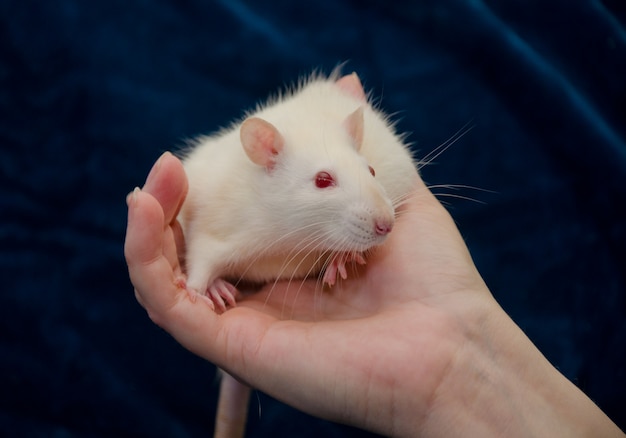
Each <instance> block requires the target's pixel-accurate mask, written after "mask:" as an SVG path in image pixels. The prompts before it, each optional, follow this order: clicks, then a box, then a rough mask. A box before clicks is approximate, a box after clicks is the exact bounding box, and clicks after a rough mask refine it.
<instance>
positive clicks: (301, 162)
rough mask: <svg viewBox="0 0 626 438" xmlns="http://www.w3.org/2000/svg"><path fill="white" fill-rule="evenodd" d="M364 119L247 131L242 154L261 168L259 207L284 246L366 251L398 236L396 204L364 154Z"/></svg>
mask: <svg viewBox="0 0 626 438" xmlns="http://www.w3.org/2000/svg"><path fill="white" fill-rule="evenodd" d="M363 111H364V109H363V107H362V106H361V107H358V108H357V109H356V110H355V111H353V112H352V113H351V114H349V115H347V116H345V117H344V118H343V120H339V121H333V120H330V121H328V120H324V121H323V122H320V123H319V124H317V123H315V122H316V121H315V120H313V121H312V120H308V122H309V123H307V124H306V126H296V127H294V126H290V127H289V129H284V130H283V131H281V130H279V129H278V128H277V127H275V126H274V125H273V124H271V123H269V122H267V121H266V120H264V119H261V118H258V117H251V118H248V119H246V120H245V121H244V122H243V123H242V125H241V130H240V136H241V142H242V145H243V147H244V150H245V152H246V154H247V155H248V157H249V159H250V160H251V161H252V162H253V163H255V164H257V165H258V166H261V167H262V168H264V172H262V173H261V174H262V177H261V181H262V182H260V184H263V187H262V190H261V193H260V196H261V197H262V198H263V199H262V200H261V201H262V202H263V204H264V205H265V206H266V211H268V212H269V213H268V214H270V215H272V214H274V216H273V218H272V221H273V222H274V223H275V225H276V228H277V231H278V232H280V233H282V234H288V235H290V236H292V237H293V239H285V243H286V244H288V245H294V244H295V245H297V246H298V247H302V248H308V249H319V250H332V251H364V250H366V249H368V248H371V247H373V246H376V245H379V244H381V243H382V242H383V241H384V240H385V238H386V236H387V234H388V233H389V232H390V231H391V229H392V228H393V224H394V209H393V206H392V203H391V201H390V200H389V198H388V197H387V195H386V193H385V190H384V188H383V187H382V186H381V185H380V183H379V182H378V181H377V180H376V176H375V174H376V171H375V168H374V167H372V165H371V164H370V163H368V162H367V161H366V160H365V158H364V157H363V156H362V155H361V154H359V149H360V147H361V143H362V141H363ZM296 143H297V144H296ZM287 240H290V241H289V242H288V243H287Z"/></svg>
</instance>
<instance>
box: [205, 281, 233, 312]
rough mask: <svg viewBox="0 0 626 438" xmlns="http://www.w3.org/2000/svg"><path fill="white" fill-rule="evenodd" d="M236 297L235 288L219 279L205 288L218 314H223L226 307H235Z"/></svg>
mask: <svg viewBox="0 0 626 438" xmlns="http://www.w3.org/2000/svg"><path fill="white" fill-rule="evenodd" d="M238 295H239V292H238V291H237V288H236V287H235V286H233V285H232V284H230V283H229V282H227V281H225V280H222V279H221V278H218V279H216V280H215V281H214V282H213V283H211V284H210V285H209V287H208V288H207V296H208V298H209V299H210V300H211V301H212V302H213V304H215V307H216V308H217V309H218V311H220V312H224V311H225V310H226V307H227V306H230V307H235V306H236V305H237V301H236V297H237V296H238Z"/></svg>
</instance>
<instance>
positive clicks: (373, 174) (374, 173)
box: [369, 166, 376, 176]
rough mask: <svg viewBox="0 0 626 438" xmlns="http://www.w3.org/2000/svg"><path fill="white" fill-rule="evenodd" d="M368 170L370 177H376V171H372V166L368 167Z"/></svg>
mask: <svg viewBox="0 0 626 438" xmlns="http://www.w3.org/2000/svg"><path fill="white" fill-rule="evenodd" d="M369 168H370V173H371V174H372V176H376V171H375V170H374V168H373V167H372V166H369Z"/></svg>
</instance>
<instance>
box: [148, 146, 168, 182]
mask: <svg viewBox="0 0 626 438" xmlns="http://www.w3.org/2000/svg"><path fill="white" fill-rule="evenodd" d="M167 155H172V154H171V152H169V151H165V152H163V153H162V154H161V156H160V157H159V159H158V160H157V161H156V163H154V166H152V169H150V173H149V174H148V178H146V184H148V183H149V182H150V181H151V180H152V179H153V178H154V177H155V175H156V174H157V173H158V172H159V169H160V168H161V162H162V161H163V158H164V157H165V156H167Z"/></svg>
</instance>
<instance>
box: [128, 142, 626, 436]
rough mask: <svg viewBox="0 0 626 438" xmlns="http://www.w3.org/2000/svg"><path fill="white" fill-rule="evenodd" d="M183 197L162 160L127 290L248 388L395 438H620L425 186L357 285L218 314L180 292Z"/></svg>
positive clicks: (175, 174)
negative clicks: (496, 288)
mask: <svg viewBox="0 0 626 438" xmlns="http://www.w3.org/2000/svg"><path fill="white" fill-rule="evenodd" d="M186 191H187V181H186V177H185V174H184V171H183V168H182V166H181V164H180V162H179V161H178V160H177V159H176V158H175V157H173V156H172V155H171V154H169V153H166V154H164V155H163V156H162V157H161V158H160V159H159V161H158V162H157V163H156V164H155V166H154V167H153V169H152V171H151V172H150V175H149V176H148V179H147V181H146V184H145V186H144V187H143V189H141V190H140V189H136V190H135V191H134V192H132V193H131V194H129V196H128V198H127V203H128V207H129V212H128V229H127V235H126V243H125V255H126V260H127V263H128V267H129V273H130V278H131V281H132V283H133V285H134V287H135V294H136V297H137V300H138V301H139V303H140V304H141V305H142V306H143V307H144V308H145V309H146V311H147V312H148V315H149V316H150V318H151V319H152V321H154V323H156V324H157V325H159V326H160V327H162V328H163V329H164V330H166V331H167V332H169V333H170V334H171V335H172V336H173V337H174V338H175V339H177V340H178V342H180V343H181V344H182V345H183V346H185V347H186V348H188V349H189V350H191V351H192V352H194V353H195V354H198V355H199V356H202V357H204V358H206V359H207V360H209V361H211V362H213V363H214V364H216V365H217V366H219V367H220V368H222V369H224V370H226V371H227V372H228V373H230V374H231V375H233V376H236V377H237V378H238V379H239V380H241V381H243V382H245V383H247V384H249V385H250V386H253V387H255V388H258V389H259V390H262V391H263V392H266V393H267V394H270V395H271V396H273V397H276V398H277V399H279V400H282V401H284V402H286V403H288V404H290V405H292V406H294V407H296V408H298V409H301V410H303V411H305V412H308V413H310V414H312V415H316V416H318V417H322V418H326V419H330V420H334V421H338V422H342V423H347V424H351V425H354V426H357V427H361V428H363V429H367V430H371V431H374V432H377V433H381V434H384V435H388V436H424V437H439V436H441V437H455V436H482V437H490V436H509V437H517V436H520V437H521V436H524V437H526V436H550V437H560V436H563V437H576V436H581V437H582V436H589V437H591V436H594V437H595V436H603V437H611V436H616V437H617V436H624V434H623V433H622V432H621V431H620V430H619V428H618V427H617V426H616V425H615V424H614V423H613V422H612V421H611V420H610V419H609V418H608V417H607V416H606V415H605V414H604V413H603V412H602V411H601V410H600V409H599V408H598V407H597V406H596V405H595V404H594V403H593V402H592V401H591V400H589V398H587V397H586V396H585V395H584V394H583V393H582V392H581V391H580V390H579V389H578V388H576V387H575V386H574V385H573V384H572V383H571V382H569V381H568V380H567V379H566V378H565V377H563V376H562V375H561V374H560V373H559V372H558V371H557V370H556V369H555V368H554V367H553V366H552V365H551V364H550V363H549V362H548V361H547V360H546V359H545V357H544V356H543V355H542V354H541V353H540V352H539V351H538V350H537V349H536V348H535V347H534V345H533V344H532V343H531V342H530V340H529V339H528V338H527V337H526V336H525V335H524V334H523V333H522V331H521V330H520V329H519V328H518V327H517V326H516V325H515V323H514V322H513V321H512V320H511V319H510V318H509V317H508V316H507V315H506V314H505V312H504V311H503V310H502V309H501V308H500V306H499V305H498V304H497V303H496V301H495V300H494V299H493V297H492V295H491V293H490V292H489V290H488V289H487V287H486V285H485V283H484V282H483V280H482V278H481V276H480V274H479V273H478V272H477V270H476V268H475V266H474V264H473V262H472V259H471V257H470V254H469V252H468V250H467V247H466V246H465V244H464V242H463V239H462V238H461V236H460V234H459V232H458V230H457V228H456V226H455V224H454V222H453V220H452V219H451V217H450V216H449V214H448V213H447V211H446V210H445V209H444V208H443V207H442V206H441V204H440V203H439V202H438V201H437V200H436V199H435V197H434V196H433V195H432V194H431V193H430V191H429V190H428V189H427V188H426V187H425V185H424V184H423V182H422V181H421V180H420V179H416V181H415V190H414V193H413V195H412V196H411V198H410V200H409V201H408V202H407V203H406V205H405V206H404V208H403V210H402V211H401V212H400V216H399V218H398V220H397V222H396V226H395V228H394V231H393V232H392V233H391V234H390V235H389V238H388V239H387V241H386V242H385V244H384V245H383V246H382V247H380V248H379V250H378V251H376V252H374V253H373V254H372V255H371V256H370V257H369V258H368V261H367V265H365V266H356V267H353V269H352V272H349V278H348V280H345V281H341V282H340V283H339V284H338V285H337V286H335V287H334V288H332V289H324V290H323V291H322V290H321V289H320V286H319V284H318V283H316V282H315V281H307V282H304V283H302V282H300V281H297V282H291V283H289V282H279V283H276V284H273V285H268V286H267V287H265V288H263V289H262V290H261V291H260V292H258V293H256V294H251V295H247V296H245V297H244V298H242V299H241V300H240V301H239V302H238V305H237V307H235V308H233V309H229V310H228V311H226V312H224V313H222V314H217V313H216V312H214V311H213V310H212V308H211V306H210V305H209V303H208V302H207V300H206V299H205V298H203V297H200V296H198V295H197V294H193V293H190V292H188V291H187V290H186V289H185V288H184V273H183V271H182V268H181V263H180V258H179V257H180V256H181V255H183V254H184V242H183V239H182V235H181V233H180V228H179V226H178V224H177V222H176V221H175V218H176V214H177V212H178V210H179V209H180V205H181V204H182V202H183V200H184V196H185V194H186Z"/></svg>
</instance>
